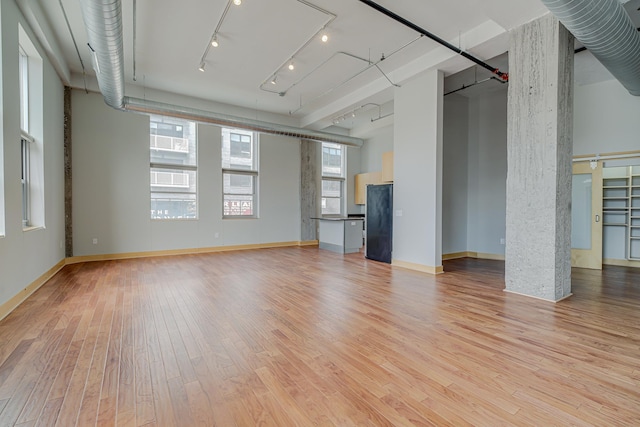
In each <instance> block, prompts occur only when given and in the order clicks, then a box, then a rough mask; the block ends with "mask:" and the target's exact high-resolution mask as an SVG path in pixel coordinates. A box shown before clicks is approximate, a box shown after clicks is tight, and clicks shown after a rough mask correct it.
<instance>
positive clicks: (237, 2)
mask: <svg viewBox="0 0 640 427" xmlns="http://www.w3.org/2000/svg"><path fill="white" fill-rule="evenodd" d="M233 4H235V5H236V6H240V5H241V4H242V0H233Z"/></svg>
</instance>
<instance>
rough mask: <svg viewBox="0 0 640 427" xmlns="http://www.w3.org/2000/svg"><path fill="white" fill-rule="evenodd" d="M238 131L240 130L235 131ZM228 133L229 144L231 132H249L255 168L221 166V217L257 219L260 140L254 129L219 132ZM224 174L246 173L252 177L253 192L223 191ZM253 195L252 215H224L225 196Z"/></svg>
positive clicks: (232, 129) (230, 129) (233, 129)
mask: <svg viewBox="0 0 640 427" xmlns="http://www.w3.org/2000/svg"><path fill="white" fill-rule="evenodd" d="M237 131H240V132H237ZM225 132H228V133H229V144H231V134H233V133H240V134H243V133H246V132H251V154H252V158H255V169H235V168H224V167H223V168H222V219H223V220H224V219H258V218H259V217H260V216H259V213H260V211H259V206H260V204H259V200H260V180H259V177H260V161H259V160H260V155H259V153H260V146H259V144H260V142H259V140H260V139H259V136H258V135H259V134H258V132H254V131H245V130H244V129H236V128H222V129H221V133H222V137H223V138H224V133H225ZM229 151H231V146H229ZM225 174H233V175H248V176H252V177H253V193H252V194H246V193H230V192H225V191H224V176H225ZM249 195H251V196H253V215H226V214H225V213H224V199H225V196H249Z"/></svg>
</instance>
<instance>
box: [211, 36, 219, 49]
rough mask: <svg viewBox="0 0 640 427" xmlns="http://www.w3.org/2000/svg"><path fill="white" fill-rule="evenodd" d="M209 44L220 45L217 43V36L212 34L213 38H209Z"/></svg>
mask: <svg viewBox="0 0 640 427" xmlns="http://www.w3.org/2000/svg"><path fill="white" fill-rule="evenodd" d="M211 46H213V47H218V46H220V43H218V36H213V39H211Z"/></svg>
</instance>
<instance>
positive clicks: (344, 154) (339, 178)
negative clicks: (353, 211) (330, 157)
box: [320, 143, 347, 218]
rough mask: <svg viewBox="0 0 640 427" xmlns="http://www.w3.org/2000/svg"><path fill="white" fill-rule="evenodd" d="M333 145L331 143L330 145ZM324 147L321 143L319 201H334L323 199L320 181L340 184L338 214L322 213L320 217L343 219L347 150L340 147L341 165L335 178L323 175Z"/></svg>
mask: <svg viewBox="0 0 640 427" xmlns="http://www.w3.org/2000/svg"><path fill="white" fill-rule="evenodd" d="M331 144H332V145H333V143H331ZM324 145H325V143H322V145H321V147H320V170H321V174H322V178H321V181H320V200H322V199H329V198H331V199H334V198H335V197H323V195H322V181H339V182H340V213H337V214H325V213H322V214H321V215H322V216H323V217H327V218H336V217H343V216H345V212H346V194H345V193H346V188H345V187H346V179H345V174H346V165H347V149H346V147H345V146H342V147H340V150H341V153H342V154H341V156H340V162H341V163H342V164H341V166H340V170H341V176H336V175H324V171H323V169H324V167H323V166H324V152H323V151H324ZM320 211H322V206H320Z"/></svg>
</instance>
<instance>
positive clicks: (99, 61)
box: [80, 0, 124, 110]
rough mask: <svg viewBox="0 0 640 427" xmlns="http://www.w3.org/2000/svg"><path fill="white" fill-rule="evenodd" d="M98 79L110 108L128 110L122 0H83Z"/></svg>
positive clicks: (88, 35) (84, 15)
mask: <svg viewBox="0 0 640 427" xmlns="http://www.w3.org/2000/svg"><path fill="white" fill-rule="evenodd" d="M80 5H81V7H82V17H83V18H84V23H85V27H86V29H87V37H88V38H89V48H90V49H91V53H92V57H93V66H94V68H95V70H96V78H97V79H98V85H99V86H100V91H101V92H102V95H103V96H104V100H105V102H106V103H107V105H109V106H110V107H113V108H116V109H119V110H121V109H123V107H124V54H123V46H122V4H121V2H120V0H80Z"/></svg>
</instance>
